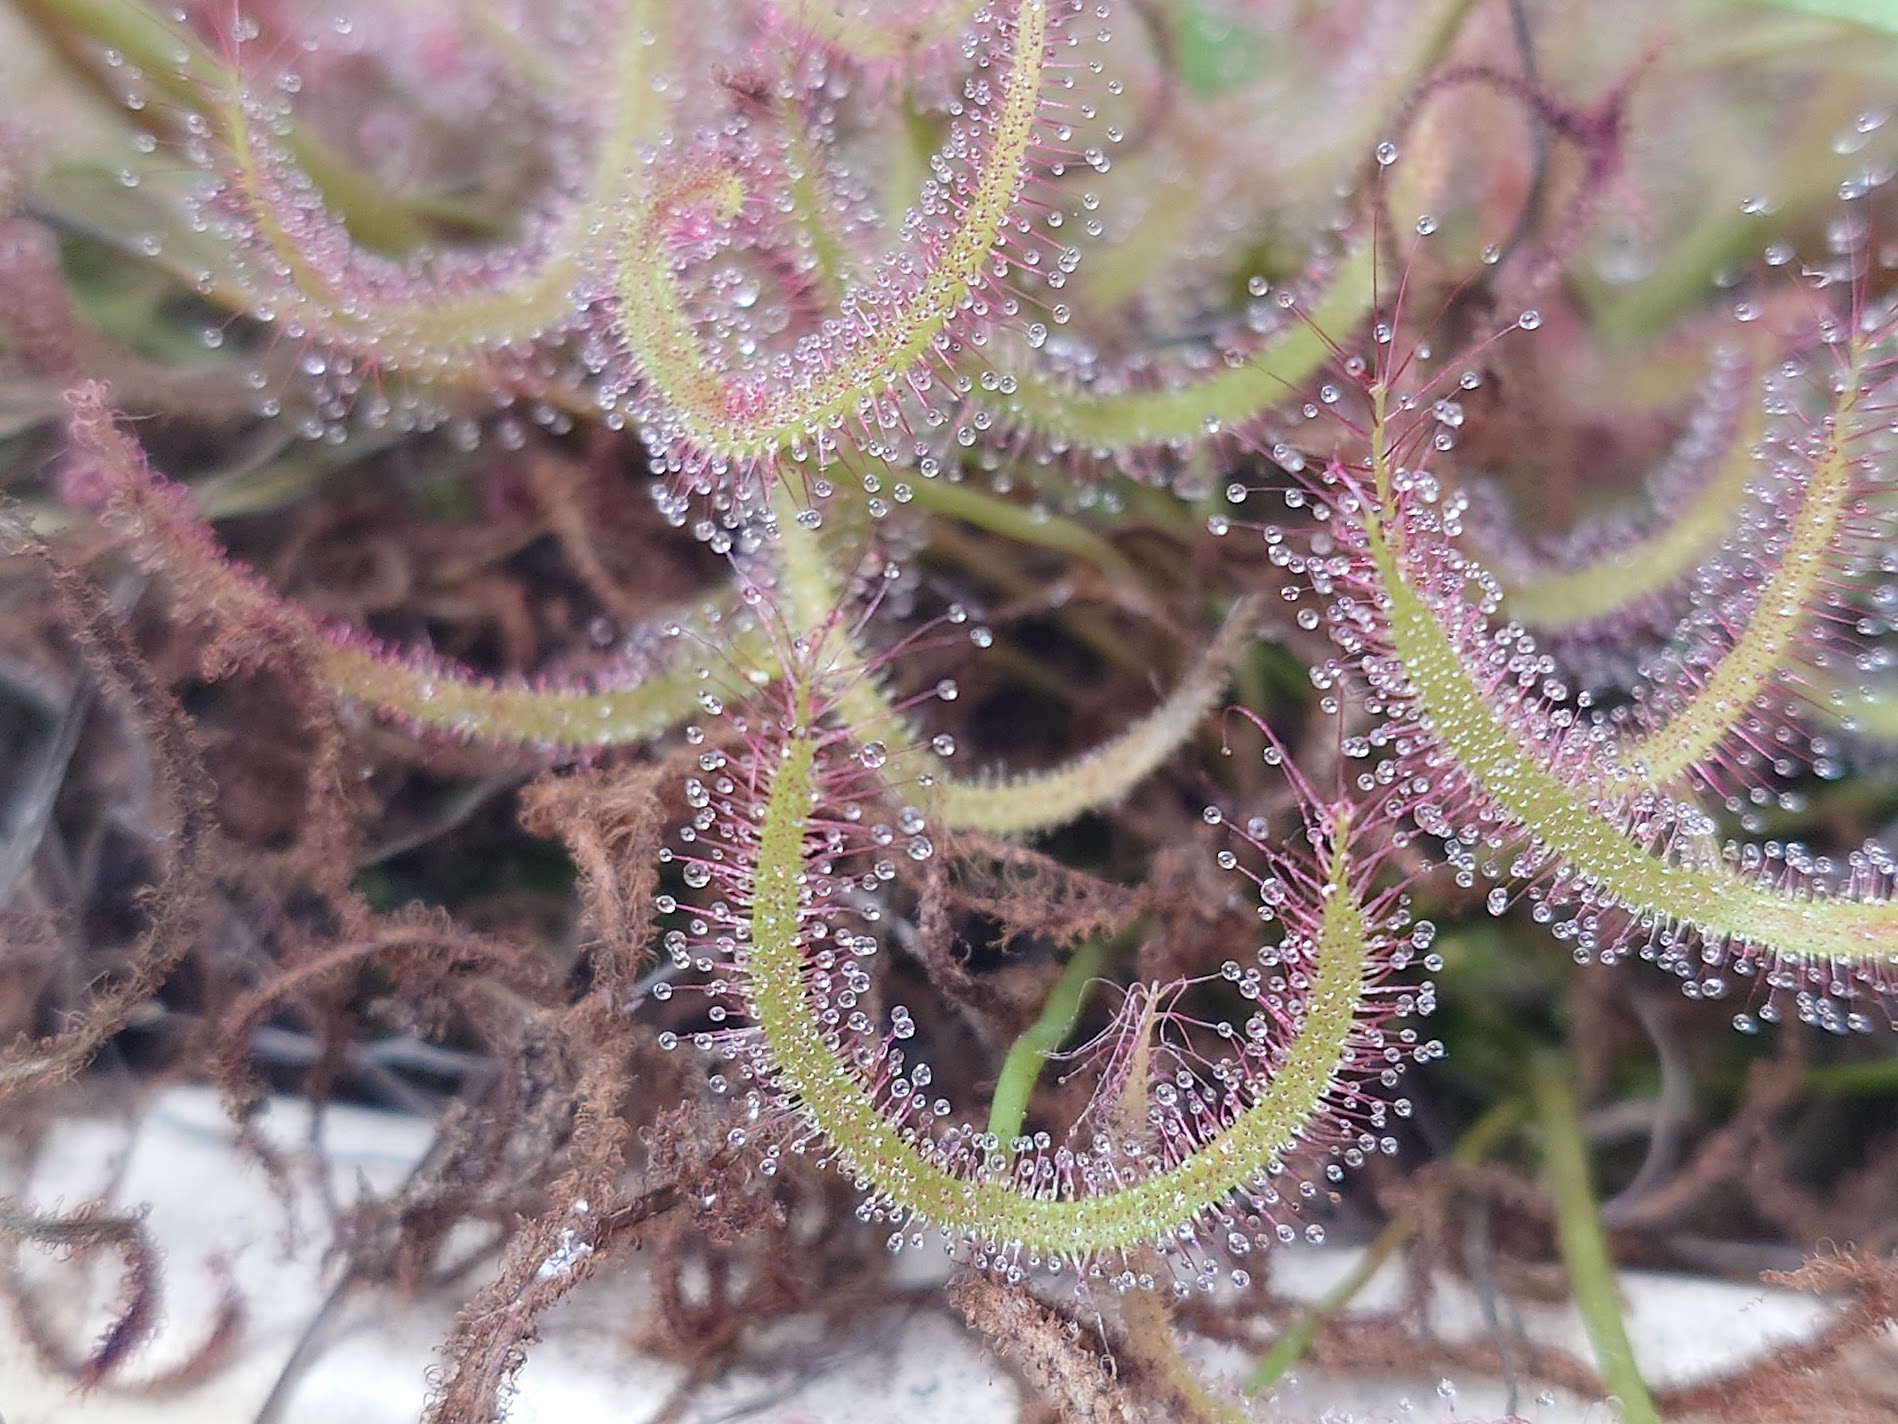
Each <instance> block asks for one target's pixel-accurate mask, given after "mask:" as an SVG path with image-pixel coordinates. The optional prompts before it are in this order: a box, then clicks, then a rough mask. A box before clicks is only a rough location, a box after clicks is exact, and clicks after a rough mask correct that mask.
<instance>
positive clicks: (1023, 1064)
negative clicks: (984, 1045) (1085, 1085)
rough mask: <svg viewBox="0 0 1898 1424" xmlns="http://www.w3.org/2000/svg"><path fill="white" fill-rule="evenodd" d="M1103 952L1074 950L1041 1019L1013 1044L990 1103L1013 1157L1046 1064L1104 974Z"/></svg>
mask: <svg viewBox="0 0 1898 1424" xmlns="http://www.w3.org/2000/svg"><path fill="white" fill-rule="evenodd" d="M1103 953H1104V951H1103V947H1102V946H1101V945H1100V944H1099V943H1098V942H1090V943H1088V944H1084V945H1082V946H1081V947H1080V948H1079V949H1077V950H1075V952H1074V957H1073V958H1072V959H1070V960H1069V961H1068V963H1067V967H1066V968H1064V969H1063V970H1062V971H1061V977H1060V978H1059V979H1057V980H1055V982H1054V988H1053V989H1051V990H1049V992H1048V998H1047V1001H1046V1002H1045V1003H1043V1004H1042V1006H1041V1014H1040V1016H1039V1017H1038V1018H1036V1020H1035V1021H1034V1022H1033V1023H1031V1024H1030V1025H1028V1027H1027V1028H1025V1029H1023V1030H1022V1034H1021V1037H1019V1038H1017V1039H1016V1040H1015V1041H1014V1043H1012V1044H1010V1045H1009V1049H1008V1056H1007V1057H1005V1058H1004V1059H1003V1060H1002V1072H1001V1076H1000V1077H998V1078H997V1079H996V1080H995V1096H994V1098H993V1099H992V1100H991V1101H990V1103H989V1131H990V1132H991V1133H993V1134H994V1135H995V1136H996V1138H997V1139H999V1140H1000V1142H1001V1150H1002V1152H1003V1153H1005V1154H1007V1155H1008V1156H1010V1157H1013V1156H1014V1153H1013V1152H1012V1151H1010V1150H1009V1144H1010V1143H1012V1142H1013V1141H1014V1140H1015V1139H1016V1138H1017V1137H1020V1136H1021V1125H1022V1120H1023V1119H1024V1118H1025V1117H1027V1115H1028V1098H1029V1095H1030V1094H1031V1093H1033V1092H1034V1090H1035V1081H1036V1079H1038V1078H1040V1076H1041V1065H1042V1064H1043V1063H1045V1062H1046V1061H1047V1059H1048V1055H1049V1054H1051V1053H1053V1052H1055V1051H1056V1050H1057V1049H1059V1048H1060V1047H1061V1044H1062V1043H1063V1041H1064V1040H1066V1038H1067V1036H1068V1033H1069V1032H1070V1031H1071V1030H1072V1029H1073V1027H1074V1020H1075V1017H1076V1016H1077V1015H1078V1014H1079V1013H1080V1012H1081V1000H1082V998H1083V997H1084V996H1085V995H1086V993H1087V984H1088V981H1089V980H1090V979H1092V978H1094V977H1095V975H1097V974H1099V973H1100V972H1101V959H1102V956H1103Z"/></svg>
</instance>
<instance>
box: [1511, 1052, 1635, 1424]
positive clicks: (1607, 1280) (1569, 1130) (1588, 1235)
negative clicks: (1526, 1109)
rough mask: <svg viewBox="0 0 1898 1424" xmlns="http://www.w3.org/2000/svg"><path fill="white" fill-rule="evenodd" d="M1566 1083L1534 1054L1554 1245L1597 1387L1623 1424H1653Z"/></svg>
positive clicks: (1550, 1059) (1566, 1067)
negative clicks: (1590, 1352)
mask: <svg viewBox="0 0 1898 1424" xmlns="http://www.w3.org/2000/svg"><path fill="white" fill-rule="evenodd" d="M1572 1077H1573V1071H1572V1068H1571V1065H1570V1063H1569V1061H1568V1060H1567V1058H1565V1057H1563V1056H1561V1055H1559V1054H1553V1053H1542V1054H1538V1055H1537V1056H1536V1057H1535V1059H1534V1060H1533V1062H1532V1063H1531V1065H1530V1083H1529V1086H1530V1093H1531V1095H1532V1096H1533V1098H1534V1100H1535V1105H1536V1118H1537V1120H1538V1122H1539V1123H1540V1125H1541V1127H1542V1167H1543V1172H1544V1174H1545V1175H1546V1176H1547V1178H1548V1181H1549V1188H1550V1190H1551V1191H1552V1192H1553V1193H1554V1195H1555V1235H1556V1241H1557V1243H1558V1244H1559V1245H1560V1247H1561V1251H1562V1264H1563V1265H1564V1266H1565V1267H1567V1269H1568V1277H1569V1289H1570V1290H1571V1291H1573V1292H1574V1295H1575V1307H1576V1309H1577V1310H1579V1311H1580V1312H1581V1316H1582V1324H1583V1325H1584V1326H1585V1327H1586V1328H1587V1330H1588V1338H1589V1341H1590V1343H1591V1344H1593V1346H1594V1348H1595V1363H1596V1365H1597V1367H1599V1368H1600V1370H1601V1377H1602V1381H1603V1383H1605V1384H1606V1385H1607V1386H1608V1392H1609V1393H1610V1394H1611V1395H1612V1396H1614V1397H1615V1398H1616V1399H1617V1400H1618V1401H1619V1403H1620V1411H1621V1420H1622V1424H1660V1419H1661V1416H1660V1414H1659V1413H1658V1412H1657V1411H1656V1409H1655V1407H1654V1400H1653V1398H1652V1397H1651V1396H1650V1395H1649V1393H1648V1387H1647V1385H1646V1384H1645V1383H1643V1382H1642V1379H1641V1371H1640V1369H1639V1367H1638V1366H1637V1365H1636V1363H1635V1358H1634V1347H1633V1345H1631V1344H1630V1343H1629V1341H1628V1330H1627V1325H1626V1323H1625V1322H1624V1321H1623V1320H1622V1318H1621V1300H1620V1297H1619V1295H1618V1293H1617V1291H1616V1287H1615V1268H1614V1262H1613V1261H1612V1260H1611V1259H1610V1257H1609V1254H1608V1238H1607V1235H1606V1233H1605V1232H1603V1230H1602V1224H1601V1214H1600V1212H1599V1211H1597V1210H1596V1206H1595V1190H1594V1184H1593V1182H1592V1181H1591V1180H1590V1174H1589V1165H1588V1151H1587V1148H1586V1147H1585V1145H1584V1144H1583V1142H1582V1128H1581V1118H1580V1114H1579V1113H1578V1112H1577V1110H1576V1105H1575V1092H1574V1089H1573V1088H1572V1087H1571V1086H1570V1083H1571V1080H1572Z"/></svg>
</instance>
